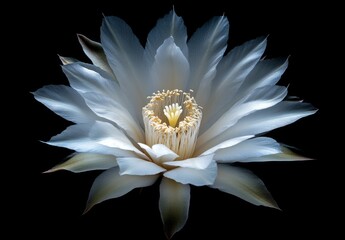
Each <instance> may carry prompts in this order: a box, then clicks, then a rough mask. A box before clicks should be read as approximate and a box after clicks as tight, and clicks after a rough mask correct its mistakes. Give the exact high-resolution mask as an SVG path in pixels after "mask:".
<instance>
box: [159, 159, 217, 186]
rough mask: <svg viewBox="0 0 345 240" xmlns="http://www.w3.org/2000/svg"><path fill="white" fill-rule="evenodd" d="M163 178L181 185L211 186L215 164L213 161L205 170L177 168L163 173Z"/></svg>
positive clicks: (215, 172) (215, 173)
mask: <svg viewBox="0 0 345 240" xmlns="http://www.w3.org/2000/svg"><path fill="white" fill-rule="evenodd" d="M164 176H165V177H167V178H170V179H173V180H175V181H176V182H180V183H183V184H192V185H195V186H204V185H211V184H213V182H214V180H215V178H216V176H217V164H216V162H215V161H211V163H210V164H209V165H208V167H207V168H205V169H195V168H184V167H179V168H175V169H173V170H170V171H168V172H165V173H164Z"/></svg>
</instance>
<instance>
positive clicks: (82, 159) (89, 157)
mask: <svg viewBox="0 0 345 240" xmlns="http://www.w3.org/2000/svg"><path fill="white" fill-rule="evenodd" d="M116 166H117V162H116V157H115V156H113V155H105V154H96V153H78V154H75V155H74V156H73V157H72V158H70V159H69V160H67V161H65V162H63V163H61V164H59V165H56V166H55V167H53V168H51V169H49V170H48V171H46V172H45V173H50V172H55V171H58V170H68V171H71V172H75V173H79V172H86V171H92V170H105V169H109V168H112V167H116Z"/></svg>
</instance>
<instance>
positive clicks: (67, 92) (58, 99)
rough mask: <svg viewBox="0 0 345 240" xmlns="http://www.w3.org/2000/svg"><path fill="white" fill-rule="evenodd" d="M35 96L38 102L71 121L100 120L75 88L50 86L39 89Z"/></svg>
mask: <svg viewBox="0 0 345 240" xmlns="http://www.w3.org/2000/svg"><path fill="white" fill-rule="evenodd" d="M33 95H34V97H35V99H36V100H37V101H39V102H41V103H43V104H44V105H45V106H46V107H47V108H49V109H50V110H52V111H53V112H55V113H56V114H58V115H59V116H61V117H63V118H65V119H67V120H69V121H72V122H75V123H88V122H93V121H94V120H95V119H97V118H98V117H97V116H96V115H95V113H93V112H92V111H91V110H90V108H89V107H88V106H87V105H86V104H85V100H84V99H83V98H82V97H81V96H80V95H79V94H78V92H77V91H75V90H74V89H73V88H70V87H67V86H64V85H48V86H45V87H43V88H40V89H38V90H37V91H36V92H34V93H33Z"/></svg>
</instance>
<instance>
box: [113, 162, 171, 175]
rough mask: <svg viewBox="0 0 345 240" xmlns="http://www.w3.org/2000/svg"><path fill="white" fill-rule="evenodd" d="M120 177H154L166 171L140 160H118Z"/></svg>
mask: <svg viewBox="0 0 345 240" xmlns="http://www.w3.org/2000/svg"><path fill="white" fill-rule="evenodd" d="M117 162H118V164H119V168H120V175H125V174H129V175H154V174H157V173H160V172H164V171H166V170H165V169H164V168H162V167H160V166H158V165H157V164H155V163H153V162H149V161H147V160H143V159H140V158H118V159H117Z"/></svg>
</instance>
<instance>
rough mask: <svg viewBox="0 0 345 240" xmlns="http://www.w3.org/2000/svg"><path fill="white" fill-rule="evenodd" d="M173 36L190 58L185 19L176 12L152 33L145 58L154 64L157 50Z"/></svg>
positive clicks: (159, 22)
mask: <svg viewBox="0 0 345 240" xmlns="http://www.w3.org/2000/svg"><path fill="white" fill-rule="evenodd" d="M170 36H172V37H173V38H174V40H175V43H176V45H177V46H178V47H179V48H180V49H181V51H182V52H183V55H184V56H185V57H186V58H188V47H187V29H186V27H185V25H184V23H183V19H182V18H181V17H179V16H177V15H176V13H175V11H174V10H171V11H170V13H169V14H167V15H165V16H164V17H163V18H161V19H159V20H158V21H157V25H156V26H155V27H154V28H153V29H152V30H151V31H150V33H149V35H148V37H147V42H146V46H145V53H144V54H145V58H146V60H147V61H148V63H151V64H152V63H153V62H154V58H155V56H156V53H157V49H158V48H159V46H161V45H162V44H163V42H164V40H165V39H167V38H169V37H170ZM150 93H151V92H150Z"/></svg>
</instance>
